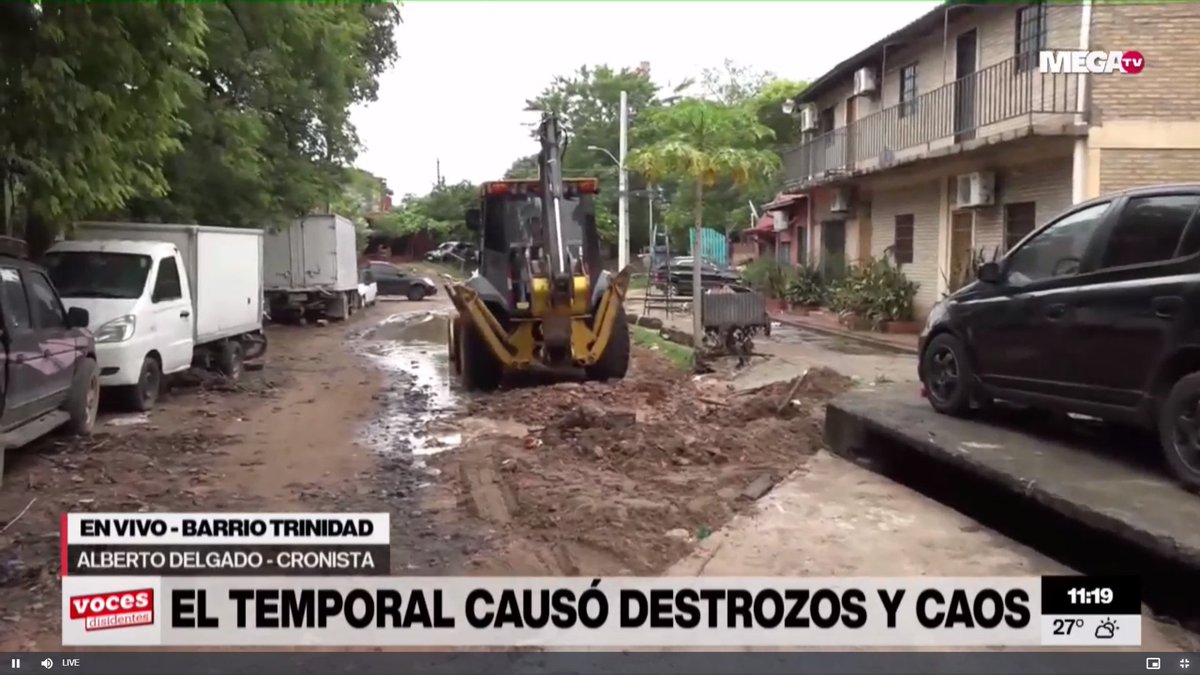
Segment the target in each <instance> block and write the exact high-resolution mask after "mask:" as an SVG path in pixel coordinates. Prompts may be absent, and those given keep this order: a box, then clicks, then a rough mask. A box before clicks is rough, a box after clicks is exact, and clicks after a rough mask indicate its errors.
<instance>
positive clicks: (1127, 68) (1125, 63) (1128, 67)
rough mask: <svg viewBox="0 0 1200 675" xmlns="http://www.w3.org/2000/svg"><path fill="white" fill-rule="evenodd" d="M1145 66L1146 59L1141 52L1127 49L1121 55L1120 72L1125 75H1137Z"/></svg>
mask: <svg viewBox="0 0 1200 675" xmlns="http://www.w3.org/2000/svg"><path fill="white" fill-rule="evenodd" d="M1145 67H1146V59H1144V58H1142V53H1141V52H1134V51H1129V52H1125V53H1124V54H1122V55H1121V72H1123V73H1125V74H1126V75H1137V74H1138V73H1140V72H1142V68H1145Z"/></svg>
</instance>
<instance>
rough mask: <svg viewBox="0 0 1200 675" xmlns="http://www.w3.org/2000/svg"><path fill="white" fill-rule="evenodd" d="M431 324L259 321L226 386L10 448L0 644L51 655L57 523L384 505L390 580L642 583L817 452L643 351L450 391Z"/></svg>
mask: <svg viewBox="0 0 1200 675" xmlns="http://www.w3.org/2000/svg"><path fill="white" fill-rule="evenodd" d="M448 309H449V306H448V304H446V303H445V301H444V300H442V301H441V302H439V301H436V300H434V301H426V302H420V303H412V302H406V301H395V302H390V301H383V302H380V303H379V304H378V305H377V306H375V307H373V308H370V309H368V310H366V311H364V312H360V313H358V314H356V315H355V316H354V317H353V318H352V319H351V320H350V321H348V322H346V323H344V324H331V325H328V326H305V327H272V329H271V349H270V351H269V352H268V354H267V356H266V357H265V359H264V363H263V367H262V368H261V369H257V370H252V371H249V372H247V374H246V376H245V378H244V379H243V380H242V381H240V382H238V383H236V384H230V383H227V382H225V381H223V380H221V379H219V378H214V377H193V378H191V379H188V380H185V381H181V382H178V383H176V384H175V386H174V387H173V388H172V390H171V391H170V393H169V394H168V395H166V396H164V398H163V401H162V403H161V405H160V407H159V408H157V409H156V410H154V411H153V412H152V413H150V414H149V415H143V416H132V415H125V414H121V413H119V411H109V412H108V414H106V415H104V416H103V417H102V419H101V421H100V423H99V425H98V428H97V433H96V434H95V435H94V436H92V437H90V438H87V439H71V438H64V437H52V438H50V439H47V440H46V441H44V442H41V443H38V444H36V445H34V446H31V447H28V448H26V449H24V450H22V451H17V452H10V453H9V462H8V464H9V466H8V469H7V471H6V473H5V476H4V478H5V481H4V485H3V488H2V489H0V528H4V531H3V533H0V648H6V649H12V650H33V649H57V648H59V646H60V645H59V635H58V633H59V627H58V621H59V618H58V594H59V591H58V579H57V574H58V568H59V554H58V522H59V516H60V514H61V513H64V512H68V511H71V512H74V511H124V510H129V511H143V512H151V511H256V510H280V511H287V510H294V511H300V510H304V511H388V512H390V513H391V514H392V523H393V532H392V541H393V547H392V548H393V550H392V568H393V572H394V573H396V574H405V573H411V574H448V575H449V574H484V573H495V574H530V575H538V574H612V573H618V572H633V573H639V574H649V573H654V572H660V571H662V570H664V569H666V567H667V566H668V565H670V564H671V563H672V562H674V561H675V560H677V559H678V558H679V557H681V556H682V555H683V554H685V553H686V552H687V551H688V550H689V549H690V548H691V547H692V546H693V544H694V543H695V542H696V541H699V540H702V539H704V538H705V537H707V536H708V535H709V533H711V532H713V531H715V530H716V529H717V528H719V527H720V526H721V525H722V524H723V523H724V522H725V521H727V520H728V519H729V518H730V516H731V515H733V514H734V513H736V512H738V511H739V510H741V509H744V508H747V507H748V506H749V505H751V504H752V503H753V500H752V499H751V498H749V497H747V496H745V495H743V494H742V492H743V491H744V490H745V489H746V488H747V487H750V486H751V485H752V484H754V483H756V482H757V483H758V484H759V485H760V487H761V486H762V485H764V484H765V485H770V484H773V483H774V482H776V481H778V480H779V479H781V478H782V477H784V476H785V475H787V474H789V473H791V472H792V471H794V470H795V469H797V468H801V467H803V465H804V463H805V461H806V459H807V458H808V457H809V456H811V454H812V452H813V451H815V449H816V448H817V446H818V439H819V437H820V433H819V428H818V426H817V423H816V421H815V420H814V419H813V418H811V417H810V416H808V415H807V414H802V413H798V414H789V415H787V416H786V417H778V416H776V415H775V414H774V413H773V410H774V403H773V402H770V403H768V402H767V399H769V398H771V397H772V396H773V397H774V398H778V397H779V396H780V395H781V392H774V393H773V394H772V393H770V392H768V393H767V394H764V395H763V397H762V398H756V397H753V396H751V397H742V398H737V397H731V395H730V394H731V392H730V391H729V389H728V388H727V387H725V386H723V385H715V386H714V385H709V384H707V383H704V382H701V383H696V382H693V381H692V379H691V378H690V376H688V375H687V374H685V373H682V372H680V371H678V370H677V369H676V368H675V367H674V366H672V365H671V364H670V363H669V362H668V361H667V360H666V359H664V358H663V357H661V356H659V355H657V354H654V353H650V352H640V353H638V354H637V356H636V358H635V362H634V364H633V368H632V370H631V375H630V376H629V377H628V378H627V379H626V380H624V381H622V382H620V383H614V384H598V383H586V384H585V383H578V382H563V383H559V384H553V385H551V386H543V387H536V388H517V389H514V390H511V391H506V392H502V393H499V394H494V395H491V396H488V397H485V398H473V397H471V396H464V395H463V394H461V393H460V392H458V391H456V390H455V388H454V387H453V386H452V385H451V383H450V381H449V372H448V367H447V363H446V357H445V352H444V346H443V345H444V339H445V331H446V323H445V321H446V319H445V317H446V313H447V312H448ZM827 385H828V386H827ZM814 386H815V385H814ZM820 386H823V387H826V388H828V389H829V393H832V392H834V391H837V390H839V388H840V387H842V386H843V385H842V384H841V383H839V382H833V383H825V384H822V385H820ZM821 395H824V394H821ZM747 420H759V422H757V423H754V424H747ZM779 438H786V439H787V441H786V442H784V443H780V442H777V441H778V439H779ZM772 439H775V442H772ZM18 516H19V517H18Z"/></svg>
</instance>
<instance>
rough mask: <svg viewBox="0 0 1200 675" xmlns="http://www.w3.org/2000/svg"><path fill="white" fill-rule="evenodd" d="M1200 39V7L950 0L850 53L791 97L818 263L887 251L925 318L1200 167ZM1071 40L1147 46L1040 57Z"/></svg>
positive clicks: (792, 173)
mask: <svg viewBox="0 0 1200 675" xmlns="http://www.w3.org/2000/svg"><path fill="white" fill-rule="evenodd" d="M1196 35H1200V3H1164V4H1154V5H1149V4H1120V5H1118V4H1092V3H1080V4H1072V5H1065V4H1057V3H1045V2H1038V3H1031V4H1026V5H1016V4H1007V3H994V4H968V3H963V2H958V1H954V0H951V1H950V2H947V3H945V4H943V5H941V6H939V7H938V8H936V9H935V10H933V11H930V12H929V13H927V14H926V15H924V16H922V17H921V18H919V19H917V20H916V21H914V22H912V23H911V24H909V25H907V26H905V27H903V28H901V29H900V30H898V31H896V32H894V33H892V34H891V35H889V36H887V37H886V38H884V39H883V40H881V41H879V42H877V43H875V44H873V45H871V46H870V47H868V48H866V49H864V50H862V51H861V52H859V53H858V54H855V55H853V56H852V57H850V58H848V59H846V60H845V61H843V62H842V63H840V64H839V65H838V66H837V67H835V68H834V69H833V70H831V71H829V72H828V73H826V74H824V75H822V76H821V77H819V78H817V79H816V80H815V81H814V82H813V83H812V84H811V85H810V86H809V87H808V88H807V89H806V90H805V91H804V92H803V93H801V94H800V95H799V96H797V97H796V99H795V100H794V101H793V102H791V103H792V105H791V106H790V107H791V108H792V109H793V110H794V111H795V114H796V115H797V118H798V123H799V124H800V125H801V127H802V129H803V130H804V131H805V132H806V134H805V137H804V140H803V142H801V143H800V144H799V145H797V146H794V147H793V148H791V149H789V150H788V151H786V152H785V153H784V168H785V180H786V186H787V192H788V194H789V197H788V198H789V199H790V200H791V201H789V202H788V209H789V211H791V212H792V214H794V213H795V212H796V211H797V210H799V211H801V212H803V213H804V216H803V222H804V223H805V225H806V227H807V230H808V233H807V236H806V240H807V242H808V243H809V246H808V247H807V260H808V262H810V263H813V264H819V265H825V266H837V265H841V264H844V263H845V262H853V261H854V260H857V259H863V258H866V257H868V256H874V257H879V256H882V255H885V254H891V255H892V256H893V257H894V259H895V261H896V262H898V263H900V264H901V265H902V267H903V269H904V272H905V274H906V275H907V276H908V277H909V278H910V279H912V280H914V281H917V282H918V283H919V284H920V289H919V291H918V295H917V308H918V310H919V311H920V312H921V313H924V312H925V311H927V310H928V309H929V308H930V307H931V306H932V305H933V304H934V303H935V302H937V300H939V299H940V298H941V297H942V295H943V294H944V293H946V292H947V291H950V290H953V289H954V288H956V287H957V286H958V285H960V284H961V283H963V282H964V281H965V280H966V279H967V278H968V277H969V274H970V270H972V269H973V266H974V264H975V263H976V262H978V261H979V259H980V258H988V259H990V258H991V257H992V256H993V255H996V254H1000V253H1003V252H1004V251H1005V250H1006V249H1007V248H1009V247H1011V246H1012V245H1013V244H1015V243H1016V242H1018V241H1019V240H1020V239H1021V238H1022V237H1024V236H1025V235H1026V234H1028V233H1029V232H1030V231H1031V230H1032V229H1033V228H1034V227H1035V226H1036V225H1038V224H1040V223H1044V222H1045V221H1047V220H1048V219H1050V218H1051V217H1053V216H1054V215H1055V214H1056V213H1058V212H1059V211H1062V210H1063V209H1065V208H1067V207H1068V206H1070V205H1071V204H1073V203H1075V202H1078V201H1082V200H1084V199H1088V198H1091V197H1094V196H1097V195H1099V194H1103V193H1107V192H1111V191H1114V190H1120V189H1124V188H1129V187H1133V186H1136V185H1145V184H1153V183H1165V182H1184V181H1197V180H1200V114H1198V113H1197V110H1198V109H1200V108H1198V104H1200V86H1198V84H1200V59H1197V58H1196V51H1195V47H1194V41H1195V36H1196ZM1066 50H1071V51H1105V52H1109V51H1118V52H1126V51H1137V52H1140V53H1141V54H1142V56H1143V58H1144V67H1143V69H1142V71H1141V72H1140V73H1138V74H1128V73H1113V74H1109V73H1094V74H1079V73H1072V72H1051V70H1052V69H1048V68H1044V67H1043V65H1044V64H1043V63H1042V61H1043V60H1042V58H1040V56H1041V54H1042V52H1056V51H1066ZM780 201H781V200H779V199H777V200H776V202H780ZM792 217H793V218H795V216H794V215H792Z"/></svg>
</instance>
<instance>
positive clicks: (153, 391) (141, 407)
mask: <svg viewBox="0 0 1200 675" xmlns="http://www.w3.org/2000/svg"><path fill="white" fill-rule="evenodd" d="M162 382H163V377H162V364H160V363H159V362H158V359H157V358H155V357H153V356H147V357H146V359H145V360H144V361H142V370H141V372H140V373H138V383H137V384H135V385H131V386H128V387H122V388H121V393H122V395H123V397H124V399H125V407H126V408H129V409H130V410H133V411H134V412H147V411H149V410H151V409H152V408H154V404H155V403H158V395H159V393H160V392H162Z"/></svg>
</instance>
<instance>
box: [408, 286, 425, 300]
mask: <svg viewBox="0 0 1200 675" xmlns="http://www.w3.org/2000/svg"><path fill="white" fill-rule="evenodd" d="M404 295H405V296H406V297H407V298H408V299H409V300H412V301H413V302H420V301H422V300H424V299H425V287H424V286H419V285H417V284H413V285H412V286H409V287H408V292H407V293H405V294H404Z"/></svg>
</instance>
